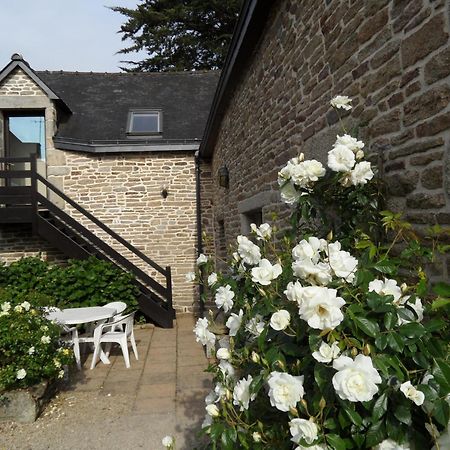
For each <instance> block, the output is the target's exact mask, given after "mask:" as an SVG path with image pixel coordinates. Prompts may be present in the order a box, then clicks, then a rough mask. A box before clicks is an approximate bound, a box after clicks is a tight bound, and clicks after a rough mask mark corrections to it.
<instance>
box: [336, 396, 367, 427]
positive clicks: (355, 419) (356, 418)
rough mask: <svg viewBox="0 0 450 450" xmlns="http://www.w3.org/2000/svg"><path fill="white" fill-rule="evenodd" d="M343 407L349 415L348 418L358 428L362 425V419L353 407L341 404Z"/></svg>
mask: <svg viewBox="0 0 450 450" xmlns="http://www.w3.org/2000/svg"><path fill="white" fill-rule="evenodd" d="M341 407H342V408H343V410H344V411H345V413H346V414H347V416H348V418H349V419H350V420H351V421H352V422H353V423H354V424H355V425H356V426H358V427H360V426H361V425H362V417H361V416H360V415H359V414H358V413H357V412H356V411H355V410H354V409H352V407H351V406H350V405H348V404H346V403H344V402H341Z"/></svg>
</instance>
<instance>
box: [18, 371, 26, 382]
mask: <svg viewBox="0 0 450 450" xmlns="http://www.w3.org/2000/svg"><path fill="white" fill-rule="evenodd" d="M26 376H27V371H26V370H25V369H19V370H18V371H17V373H16V378H17V379H18V380H23V379H24V378H25V377H26Z"/></svg>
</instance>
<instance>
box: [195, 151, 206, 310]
mask: <svg viewBox="0 0 450 450" xmlns="http://www.w3.org/2000/svg"><path fill="white" fill-rule="evenodd" d="M200 188H201V170H200V152H199V151H198V150H197V151H196V152H195V202H196V215H197V257H199V256H200V254H201V253H203V239H202V232H203V230H202V205H201V194H200ZM200 270H202V269H200ZM198 293H199V297H200V316H201V317H203V316H204V313H205V302H204V301H203V298H202V297H203V293H204V288H203V284H201V283H200V284H199V292H198Z"/></svg>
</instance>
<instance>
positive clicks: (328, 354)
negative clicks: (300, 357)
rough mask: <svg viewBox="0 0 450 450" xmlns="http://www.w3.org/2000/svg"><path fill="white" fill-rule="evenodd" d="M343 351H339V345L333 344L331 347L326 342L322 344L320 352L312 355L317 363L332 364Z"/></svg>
mask: <svg viewBox="0 0 450 450" xmlns="http://www.w3.org/2000/svg"><path fill="white" fill-rule="evenodd" d="M340 352H341V350H340V349H339V346H338V343H337V342H333V343H332V344H331V345H328V344H327V343H326V342H323V341H322V343H321V344H320V347H319V350H318V351H317V352H314V353H313V354H312V356H313V358H314V359H315V360H316V361H319V362H321V363H330V362H331V361H333V359H336V358H337V357H338V356H339V353H340Z"/></svg>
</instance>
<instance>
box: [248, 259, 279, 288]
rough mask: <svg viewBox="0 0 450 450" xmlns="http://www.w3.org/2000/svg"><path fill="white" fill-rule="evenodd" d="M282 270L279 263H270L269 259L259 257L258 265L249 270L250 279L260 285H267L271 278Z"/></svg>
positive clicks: (273, 278)
mask: <svg viewBox="0 0 450 450" xmlns="http://www.w3.org/2000/svg"><path fill="white" fill-rule="evenodd" d="M282 271H283V269H282V268H281V266H280V264H274V265H272V264H271V263H270V261H269V260H267V259H261V261H260V262H259V265H258V267H254V268H253V269H252V271H251V274H252V281H253V282H254V283H258V284H261V285H262V286H268V285H269V284H270V283H271V282H272V280H275V279H276V278H278V277H279V276H280V275H281V272H282Z"/></svg>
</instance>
